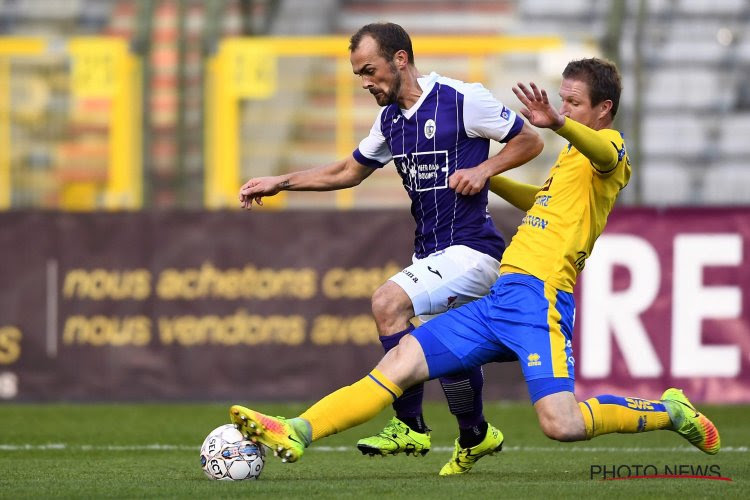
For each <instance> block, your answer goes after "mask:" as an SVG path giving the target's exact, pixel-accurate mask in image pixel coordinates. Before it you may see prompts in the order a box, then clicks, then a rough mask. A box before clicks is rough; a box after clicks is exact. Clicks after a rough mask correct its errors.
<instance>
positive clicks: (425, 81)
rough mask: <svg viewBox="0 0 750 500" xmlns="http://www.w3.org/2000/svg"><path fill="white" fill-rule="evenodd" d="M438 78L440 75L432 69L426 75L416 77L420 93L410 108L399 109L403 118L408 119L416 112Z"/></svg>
mask: <svg viewBox="0 0 750 500" xmlns="http://www.w3.org/2000/svg"><path fill="white" fill-rule="evenodd" d="M438 78H440V75H438V74H437V73H435V72H434V71H433V72H432V73H430V74H429V75H427V76H421V77H419V78H417V85H419V88H421V89H422V95H421V96H419V99H417V102H415V103H414V105H413V106H412V107H411V108H409V109H401V114H402V115H404V118H406V119H407V120H408V119H409V118H411V117H412V116H414V113H416V112H417V110H418V109H419V106H421V105H422V103H423V102H424V100H425V99H426V98H427V95H428V94H429V93H430V92H431V91H432V87H433V86H434V85H435V82H437V79H438Z"/></svg>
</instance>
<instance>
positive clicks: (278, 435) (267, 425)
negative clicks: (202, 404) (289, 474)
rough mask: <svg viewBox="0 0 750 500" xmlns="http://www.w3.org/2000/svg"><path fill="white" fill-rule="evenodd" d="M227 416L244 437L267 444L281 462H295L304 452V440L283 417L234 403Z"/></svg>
mask: <svg viewBox="0 0 750 500" xmlns="http://www.w3.org/2000/svg"><path fill="white" fill-rule="evenodd" d="M229 418H230V419H231V421H232V423H234V424H235V425H236V426H237V429H239V431H240V432H241V433H242V434H243V435H244V436H245V437H246V438H248V439H249V440H251V441H253V442H254V443H262V444H264V445H266V446H268V447H269V448H270V449H271V450H273V454H274V455H276V456H277V457H279V458H281V461H282V462H296V461H297V460H299V459H300V457H301V456H302V454H303V453H304V452H305V445H304V442H305V440H304V439H303V438H302V437H301V436H300V435H299V433H298V432H297V430H296V429H295V428H294V427H293V426H292V425H291V424H290V423H289V421H288V420H287V419H285V418H283V417H269V416H268V415H264V414H262V413H259V412H257V411H253V410H251V409H249V408H245V407H244V406H239V405H234V406H232V407H231V408H230V409H229Z"/></svg>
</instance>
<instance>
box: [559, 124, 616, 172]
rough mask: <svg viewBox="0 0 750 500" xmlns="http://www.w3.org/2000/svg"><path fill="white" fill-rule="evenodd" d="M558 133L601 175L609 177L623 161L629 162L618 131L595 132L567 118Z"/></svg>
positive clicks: (604, 130)
mask: <svg viewBox="0 0 750 500" xmlns="http://www.w3.org/2000/svg"><path fill="white" fill-rule="evenodd" d="M556 132H557V134H558V135H560V136H562V137H564V138H565V139H567V140H568V141H570V143H571V144H572V145H573V146H575V148H576V149H577V150H578V151H580V152H581V153H583V155H584V156H585V157H586V158H588V159H589V161H590V162H591V166H592V167H593V168H594V170H595V171H596V172H597V173H598V174H599V175H608V174H610V173H612V172H613V171H614V170H615V169H616V168H617V166H618V165H620V164H622V163H623V160H625V161H627V160H626V152H625V141H623V139H622V135H620V133H619V132H618V131H616V130H613V129H602V130H593V129H590V128H589V127H587V126H585V125H583V124H581V123H578V122H577V121H575V120H572V119H570V118H566V119H565V124H564V125H563V126H562V127H560V128H559V129H558V130H557V131H556Z"/></svg>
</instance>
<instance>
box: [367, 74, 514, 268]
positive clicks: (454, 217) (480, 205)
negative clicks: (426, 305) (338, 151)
mask: <svg viewBox="0 0 750 500" xmlns="http://www.w3.org/2000/svg"><path fill="white" fill-rule="evenodd" d="M418 82H419V85H420V87H421V88H422V95H421V96H420V98H419V100H418V101H417V102H416V103H415V104H414V106H412V107H411V108H410V109H408V110H402V109H400V108H399V106H398V104H389V105H387V106H385V107H383V108H382V109H381V111H380V114H379V115H378V118H377V119H376V120H375V124H374V125H373V126H372V129H371V130H370V135H369V136H367V137H366V138H365V139H363V140H362V142H361V143H360V144H359V147H358V148H357V149H356V150H355V151H354V158H355V159H356V160H357V161H358V162H359V163H361V164H362V165H365V166H368V167H372V168H380V167H383V166H384V165H385V164H386V163H388V162H389V161H390V160H391V159H393V162H394V163H395V164H396V168H397V169H398V172H399V175H400V176H401V180H402V181H403V184H404V189H406V192H407V193H409V197H410V198H411V213H412V215H413V216H414V220H415V221H416V223H417V228H416V231H415V235H414V253H415V254H416V256H417V257H419V258H423V257H426V256H427V255H429V254H431V253H434V252H436V251H438V250H443V249H444V248H447V247H449V246H452V245H466V246H468V247H470V248H473V249H475V250H477V251H480V252H482V253H485V254H487V255H491V256H492V257H494V258H495V259H497V260H500V258H501V256H502V252H503V250H504V249H505V242H504V241H503V238H502V236H501V235H500V233H499V232H498V231H497V229H496V228H495V225H494V224H493V223H492V218H491V217H490V214H489V212H488V211H487V193H488V190H489V183H487V185H485V186H484V188H483V189H482V190H481V191H480V192H479V193H477V194H476V195H473V196H463V195H460V194H457V193H456V192H455V191H454V190H452V189H450V188H449V187H448V177H450V175H451V174H452V173H453V172H455V171H456V170H459V169H462V168H471V167H475V166H477V165H479V164H480V163H482V162H483V161H485V160H486V159H487V158H488V156H489V149H490V139H492V140H495V141H499V142H507V141H508V140H510V139H511V138H512V137H513V136H515V135H516V134H518V132H520V130H521V128H522V127H523V121H522V120H521V119H520V118H519V117H518V116H516V113H515V112H513V111H511V110H510V109H508V108H506V107H505V106H503V104H502V103H500V102H499V101H497V100H496V99H495V98H494V97H492V94H490V92H489V91H488V90H487V89H485V88H484V87H483V86H482V85H481V84H479V83H464V82H461V81H458V80H452V79H449V78H445V77H443V76H440V75H438V74H436V73H431V74H430V75H428V76H426V77H421V78H419V80H418Z"/></svg>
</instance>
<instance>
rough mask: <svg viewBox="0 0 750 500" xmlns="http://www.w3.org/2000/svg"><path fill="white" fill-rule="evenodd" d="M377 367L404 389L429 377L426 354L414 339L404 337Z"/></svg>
mask: <svg viewBox="0 0 750 500" xmlns="http://www.w3.org/2000/svg"><path fill="white" fill-rule="evenodd" d="M376 368H377V369H378V370H379V371H380V372H382V373H383V374H384V375H385V376H386V377H388V379H389V380H390V381H391V382H393V383H394V384H396V385H398V386H399V387H401V388H402V389H407V388H408V387H411V386H412V385H414V384H418V383H419V382H424V381H425V380H427V378H428V368H427V364H426V362H425V359H424V355H423V354H422V351H421V348H420V346H419V343H418V342H417V341H416V340H414V339H409V340H404V339H402V341H401V342H400V343H399V345H398V346H397V347H395V348H394V349H391V350H390V351H388V352H387V353H386V355H385V356H384V357H383V359H381V360H380V363H378V365H377V366H376Z"/></svg>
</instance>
